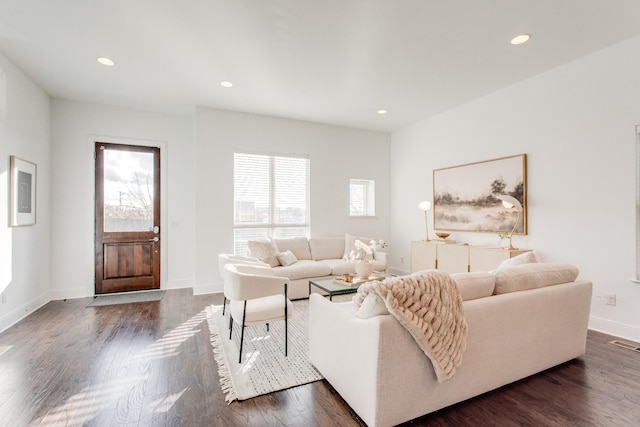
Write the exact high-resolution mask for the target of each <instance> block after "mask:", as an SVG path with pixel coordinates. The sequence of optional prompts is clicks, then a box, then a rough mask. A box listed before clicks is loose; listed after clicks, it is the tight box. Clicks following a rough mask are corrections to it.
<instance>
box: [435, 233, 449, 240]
mask: <svg viewBox="0 0 640 427" xmlns="http://www.w3.org/2000/svg"><path fill="white" fill-rule="evenodd" d="M436 236H438V237H439V238H441V239H446V238H447V237H449V236H451V233H441V232H438V233H436Z"/></svg>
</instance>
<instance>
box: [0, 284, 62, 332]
mask: <svg viewBox="0 0 640 427" xmlns="http://www.w3.org/2000/svg"><path fill="white" fill-rule="evenodd" d="M49 301H51V298H50V293H49V292H45V293H44V294H42V295H40V296H38V297H37V298H35V299H34V300H32V301H29V302H28V303H26V304H23V305H21V306H20V307H18V308H16V309H15V310H13V311H10V312H9V313H7V314H5V315H4V316H2V318H0V332H4V331H6V330H7V329H9V328H10V327H12V326H13V325H15V324H16V323H18V322H19V321H21V320H22V319H24V318H25V317H27V316H28V315H30V314H31V313H33V312H34V311H36V310H37V309H39V308H40V307H42V306H43V305H45V304H46V303H48V302H49Z"/></svg>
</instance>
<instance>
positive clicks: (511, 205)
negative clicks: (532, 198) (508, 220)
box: [497, 194, 522, 251]
mask: <svg viewBox="0 0 640 427" xmlns="http://www.w3.org/2000/svg"><path fill="white" fill-rule="evenodd" d="M497 197H498V199H500V200H502V206H504V207H505V208H507V209H515V210H516V211H518V216H517V217H516V223H515V224H514V225H513V229H511V233H509V247H508V248H507V249H509V250H510V251H513V250H516V249H518V248H514V247H513V245H512V244H511V238H512V237H513V232H514V231H516V228H517V227H518V223H520V213H521V212H522V205H521V204H520V202H519V201H518V199H516V198H515V197H513V196H508V195H506V194H501V195H500V196H497Z"/></svg>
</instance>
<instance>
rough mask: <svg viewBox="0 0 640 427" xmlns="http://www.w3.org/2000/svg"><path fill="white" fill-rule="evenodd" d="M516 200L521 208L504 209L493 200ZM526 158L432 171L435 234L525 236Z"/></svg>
mask: <svg viewBox="0 0 640 427" xmlns="http://www.w3.org/2000/svg"><path fill="white" fill-rule="evenodd" d="M503 194H504V195H509V196H512V197H515V198H516V199H517V200H518V201H519V202H520V203H521V205H522V212H521V215H519V216H518V211H517V209H508V208H506V207H505V206H504V205H503V203H502V201H501V200H500V199H498V198H497V197H496V196H499V195H503ZM526 201H527V156H526V154H518V155H514V156H509V157H501V158H497V159H491V160H485V161H481V162H475V163H468V164H464V165H459V166H452V167H447V168H442V169H435V170H434V171H433V206H434V207H433V225H434V229H435V230H443V231H473V232H486V233H498V234H500V233H510V232H511V230H512V229H513V228H514V225H515V222H516V220H518V225H517V227H516V228H515V231H514V234H527V203H526Z"/></svg>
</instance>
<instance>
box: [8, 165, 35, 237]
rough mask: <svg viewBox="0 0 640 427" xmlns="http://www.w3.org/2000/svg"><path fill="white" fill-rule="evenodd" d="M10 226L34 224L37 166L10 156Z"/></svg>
mask: <svg viewBox="0 0 640 427" xmlns="http://www.w3.org/2000/svg"><path fill="white" fill-rule="evenodd" d="M9 170H10V180H11V183H10V192H9V198H10V203H9V205H10V211H11V215H10V225H11V226H12V227H21V226H26V225H33V224H35V223H36V190H37V166H36V164H35V163H32V162H29V161H27V160H23V159H20V158H18V157H15V156H11V157H10V159H9Z"/></svg>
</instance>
